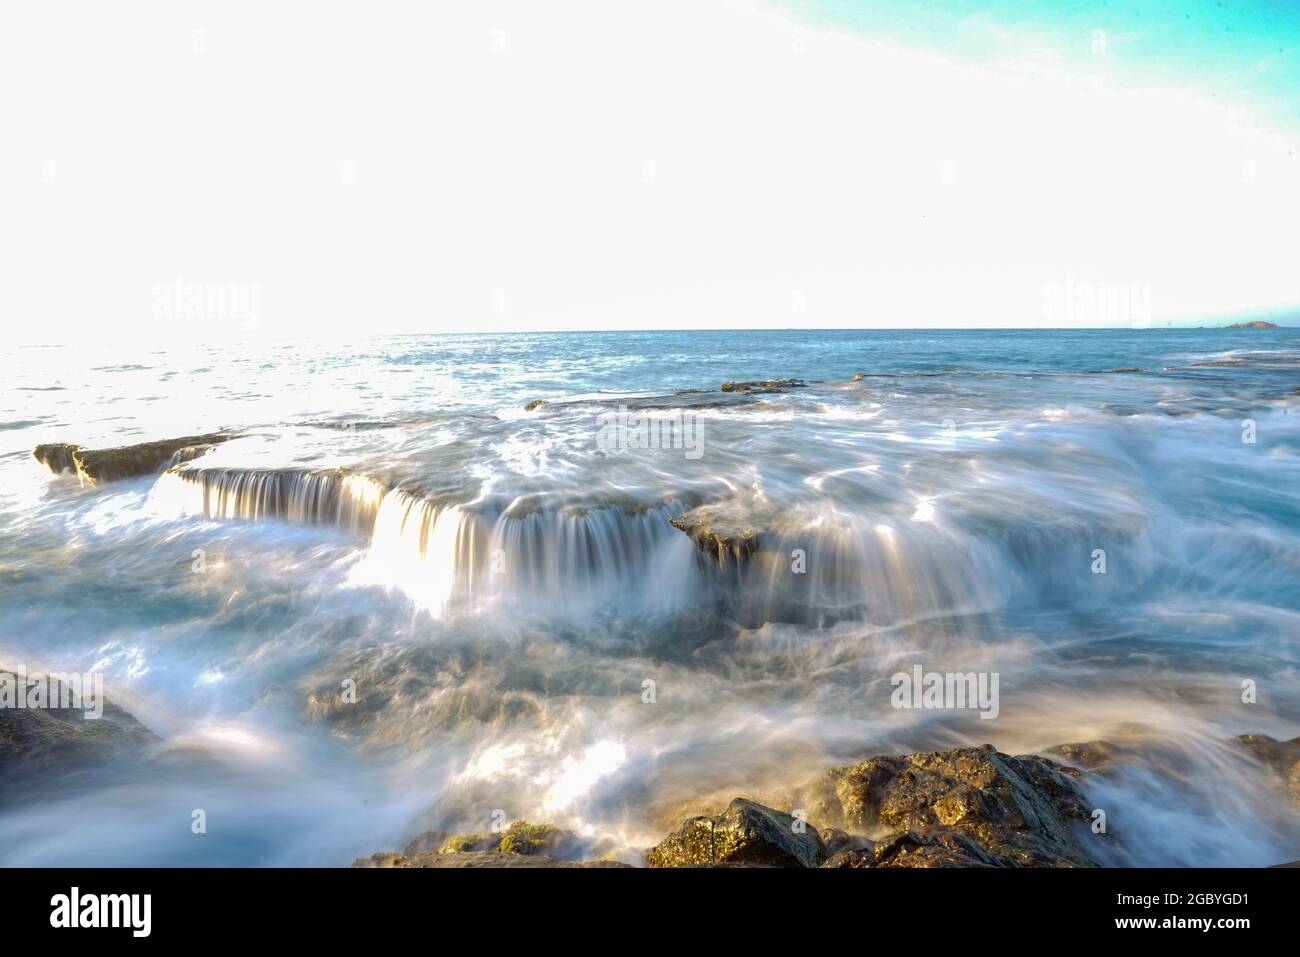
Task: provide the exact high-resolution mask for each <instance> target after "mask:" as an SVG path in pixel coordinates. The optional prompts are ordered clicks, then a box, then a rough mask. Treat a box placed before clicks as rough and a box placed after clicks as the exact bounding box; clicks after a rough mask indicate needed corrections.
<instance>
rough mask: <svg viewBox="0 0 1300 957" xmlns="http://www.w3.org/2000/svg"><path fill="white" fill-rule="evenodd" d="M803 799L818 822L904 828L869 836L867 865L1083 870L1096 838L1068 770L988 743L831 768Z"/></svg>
mask: <svg viewBox="0 0 1300 957" xmlns="http://www.w3.org/2000/svg"><path fill="white" fill-rule="evenodd" d="M1073 773H1074V774H1076V775H1077V774H1078V773H1079V772H1073ZM802 799H803V800H804V801H806V803H807V807H808V814H809V816H810V817H811V818H812V819H813V820H816V821H817V822H818V823H819V824H822V825H824V826H825V825H831V826H843V827H845V828H848V829H849V830H851V831H873V830H878V829H882V828H884V829H888V830H891V831H895V832H898V833H899V834H900V835H908V837H907V840H906V841H905V842H902V843H898V841H899V838H898V837H895V838H893V840H894V841H895V844H893V845H887V846H884V847H882V844H884V843H885V842H878V843H877V844H876V845H875V846H874V848H873V849H872V852H871V853H872V858H873V861H875V862H876V864H875V866H886V867H888V866H968V865H971V864H983V865H986V866H1001V867H1018V866H1023V867H1062V866H1064V867H1087V866H1093V865H1095V864H1096V863H1097V859H1096V857H1095V856H1094V855H1093V854H1092V853H1090V852H1089V850H1088V849H1086V848H1085V846H1084V844H1083V843H1082V840H1084V839H1094V838H1095V839H1097V840H1105V838H1104V837H1102V836H1099V835H1092V834H1091V833H1090V831H1089V829H1088V822H1089V821H1090V817H1091V808H1090V807H1089V805H1088V804H1087V802H1086V801H1085V800H1084V797H1083V794H1082V792H1081V791H1080V790H1079V787H1078V785H1077V784H1075V782H1074V780H1072V778H1071V772H1070V771H1069V770H1068V769H1065V768H1062V767H1060V766H1059V765H1056V764H1054V763H1053V762H1051V761H1049V760H1047V759H1046V758H1041V757H1037V756H1033V755H1026V756H1022V757H1011V756H1010V755H1006V754H1002V753H1001V752H999V751H997V750H995V749H994V748H993V746H992V745H985V746H983V747H980V748H955V749H953V750H951V751H936V752H928V753H923V754H910V755H907V756H905V757H899V758H892V757H876V758H871V759H869V760H867V761H864V762H862V763H861V764H858V765H854V766H850V767H840V768H833V769H832V770H830V771H828V772H827V773H826V774H825V775H823V776H822V777H821V778H820V779H819V780H818V781H816V782H815V783H814V784H813V785H811V786H810V787H809V788H807V789H806V792H805V794H803V795H802ZM850 853H856V854H858V855H859V856H861V854H862V853H863V852H861V851H859V852H850ZM852 866H865V865H863V864H856V865H852Z"/></svg>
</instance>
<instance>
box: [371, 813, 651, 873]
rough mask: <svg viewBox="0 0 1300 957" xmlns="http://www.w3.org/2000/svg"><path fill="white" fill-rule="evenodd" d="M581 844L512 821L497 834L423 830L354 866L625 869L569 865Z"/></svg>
mask: <svg viewBox="0 0 1300 957" xmlns="http://www.w3.org/2000/svg"><path fill="white" fill-rule="evenodd" d="M580 848H581V844H580V842H579V841H578V839H577V838H576V837H575V836H574V835H573V834H572V833H571V832H569V831H564V830H561V829H560V828H557V827H555V826H553V825H551V824H529V823H528V822H527V821H515V822H514V823H513V824H511V825H510V826H509V827H508V828H506V830H505V831H503V832H502V833H500V834H449V833H447V832H446V831H425V832H424V833H423V834H421V835H419V836H418V837H416V838H415V839H414V840H413V841H411V843H410V844H408V845H407V846H406V849H405V850H403V851H402V852H401V853H396V852H391V851H383V852H380V853H378V854H372V855H371V856H370V857H364V858H358V859H357V860H356V861H354V862H353V863H352V866H353V867H436V868H445V867H470V868H478V867H627V866H628V865H626V864H623V863H621V862H620V861H612V860H594V861H580V860H573V859H572V858H573V857H576V856H579V854H578V852H579V850H580Z"/></svg>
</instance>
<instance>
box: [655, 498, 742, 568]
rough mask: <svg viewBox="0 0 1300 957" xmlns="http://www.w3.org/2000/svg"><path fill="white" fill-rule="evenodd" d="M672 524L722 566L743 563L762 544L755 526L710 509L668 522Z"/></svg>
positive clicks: (700, 508) (715, 509)
mask: <svg viewBox="0 0 1300 957" xmlns="http://www.w3.org/2000/svg"><path fill="white" fill-rule="evenodd" d="M669 524H670V525H672V526H673V528H676V529H679V530H680V531H683V532H685V533H686V534H687V535H688V536H690V539H691V541H693V542H694V543H695V545H696V547H697V548H699V549H700V551H702V552H704V554H706V555H708V556H709V557H710V558H713V559H716V560H717V562H718V564H720V565H726V564H728V562H729V561H731V562H736V563H737V564H740V563H743V562H744V561H745V560H746V559H747V558H749V557H750V556H751V555H752V554H754V552H756V551H757V550H758V548H759V545H760V544H761V542H762V534H761V533H760V532H759V530H758V529H757V528H756V527H754V526H753V525H752V524H750V523H749V522H746V521H743V520H739V519H733V518H730V517H728V516H727V515H726V514H724V513H723V512H722V511H721V510H719V509H717V508H714V507H711V506H707V505H704V506H700V507H699V508H694V509H691V511H689V512H687V513H686V514H684V515H680V516H678V517H677V518H673V519H669Z"/></svg>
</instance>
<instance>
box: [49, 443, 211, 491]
mask: <svg viewBox="0 0 1300 957" xmlns="http://www.w3.org/2000/svg"><path fill="white" fill-rule="evenodd" d="M231 438H234V436H233V435H228V434H225V433H220V432H214V433H212V434H209V435H186V436H183V437H181V438H178V439H163V440H162V441H159V442H144V443H141V444H140V445H123V446H119V447H117V448H111V449H87V448H82V447H81V446H80V445H70V444H68V443H66V442H56V443H52V444H48V445H38V446H36V448H35V449H34V450H33V451H32V455H33V456H35V458H36V461H38V462H40V463H41V464H42V465H44V466H45V467H46V468H48V469H49V470H50V471H51V472H53V473H55V474H56V475H57V474H59V473H60V472H75V473H76V475H77V477H78V478H80V479H81V480H82V481H83V482H85V483H87V484H89V485H98V484H100V483H101V482H111V481H114V480H116V479H123V478H134V477H135V476H137V475H148V474H149V473H151V472H157V471H158V470H159V469H160V468H162V467H163V466H164V465H168V464H173V465H174V464H178V463H179V462H189V461H192V460H193V459H195V458H198V457H199V456H201V455H203V454H204V453H206V452H207V451H209V450H210V449H211V448H212V447H213V446H214V445H217V444H218V443H221V442H225V441H226V440H228V439H231Z"/></svg>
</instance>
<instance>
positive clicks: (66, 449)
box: [32, 442, 81, 475]
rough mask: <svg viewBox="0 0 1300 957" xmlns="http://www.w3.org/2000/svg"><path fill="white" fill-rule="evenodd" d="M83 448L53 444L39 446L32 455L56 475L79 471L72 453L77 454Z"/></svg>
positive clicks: (66, 444) (63, 443) (62, 443)
mask: <svg viewBox="0 0 1300 957" xmlns="http://www.w3.org/2000/svg"><path fill="white" fill-rule="evenodd" d="M79 448H81V446H79V445H69V444H68V443H66V442H51V443H48V444H46V445H38V446H36V448H34V449H33V450H32V455H33V456H35V457H36V461H38V462H40V463H41V464H42V465H44V466H45V467H46V468H47V469H49V470H50V471H51V472H53V473H54V474H55V475H59V474H61V473H63V472H75V471H77V463H76V462H75V461H73V458H72V453H74V452H76V451H77V450H78V449H79Z"/></svg>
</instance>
